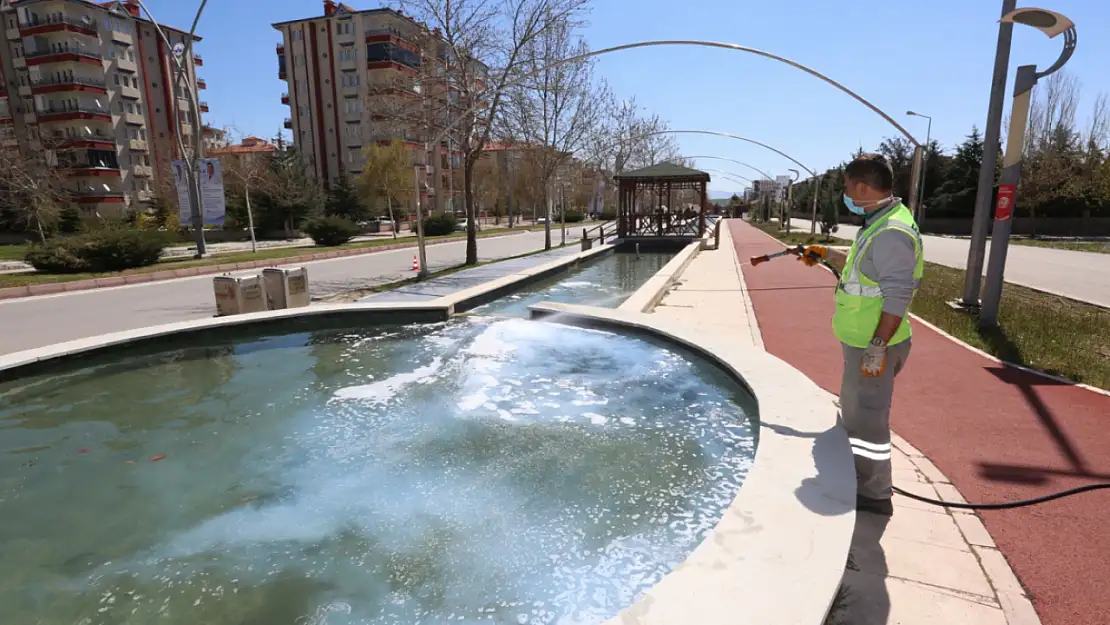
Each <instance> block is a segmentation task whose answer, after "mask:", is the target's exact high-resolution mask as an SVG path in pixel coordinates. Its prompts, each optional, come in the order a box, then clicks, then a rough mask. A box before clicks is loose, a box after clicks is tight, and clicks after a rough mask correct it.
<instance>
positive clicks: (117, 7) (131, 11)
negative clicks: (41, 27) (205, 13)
mask: <svg viewBox="0 0 1110 625" xmlns="http://www.w3.org/2000/svg"><path fill="white" fill-rule="evenodd" d="M43 1H44V0H11V3H10V6H11V7H12V8H18V7H21V6H29V5H32V4H37V3H39V2H43ZM64 1H65V2H68V3H70V4H76V5H79V6H82V7H84V8H87V9H104V10H107V11H112V12H115V13H121V14H124V15H130V16H131V17H133V18H135V19H136V20H138V21H140V22H144V23H146V24H153V22H151V21H150V20H149V19H147V18H145V17H142V11H141V9H140V7H139V3H138V2H135V0H111V1H110V2H92V1H91V0H64ZM158 25H159V26H161V27H162V28H165V29H166V30H172V31H174V32H175V33H180V34H182V35H188V34H189V31H187V30H181V29H180V28H174V27H173V26H169V25H166V24H162V23H159V24H158ZM200 40H201V38H200V37H199V36H197V35H193V41H200Z"/></svg>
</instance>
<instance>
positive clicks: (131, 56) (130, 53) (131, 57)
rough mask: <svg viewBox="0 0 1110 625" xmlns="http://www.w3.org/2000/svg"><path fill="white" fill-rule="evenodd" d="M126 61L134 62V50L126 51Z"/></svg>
mask: <svg viewBox="0 0 1110 625" xmlns="http://www.w3.org/2000/svg"><path fill="white" fill-rule="evenodd" d="M127 60H128V61H134V60H135V51H134V50H128V51H127Z"/></svg>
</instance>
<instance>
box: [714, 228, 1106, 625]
mask: <svg viewBox="0 0 1110 625" xmlns="http://www.w3.org/2000/svg"><path fill="white" fill-rule="evenodd" d="M728 225H729V228H730V231H731V234H732V238H733V242H734V246H735V248H736V254H737V255H738V256H739V258H740V259H741V262H742V263H745V264H744V265H743V272H744V279H745V281H746V282H747V286H748V289H749V290H750V292H751V298H752V303H753V306H754V308H755V313H756V319H757V320H758V322H759V328H760V331H761V332H762V334H763V342H764V345H765V346H766V349H767V351H769V352H771V353H772V354H774V355H775V356H778V357H779V358H782V359H783V360H785V361H787V362H789V363H790V364H791V365H793V366H794V367H796V368H798V369H799V370H801V371H802V372H803V373H805V374H806V375H807V376H809V377H810V378H811V379H813V380H814V381H815V382H816V383H817V384H818V385H820V386H821V387H822V388H824V389H826V390H828V391H830V392H832V393H838V392H839V386H840V376H841V360H840V346H839V345H838V344H837V341H836V339H835V338H834V337H833V336H832V329H831V319H832V314H833V308H834V306H833V287H834V286H835V284H836V279H835V278H834V277H833V276H832V275H831V274H830V273H829V272H827V271H824V270H822V269H817V268H808V267H806V266H805V265H803V264H802V263H800V262H797V261H796V260H794V259H791V258H782V259H779V260H775V261H772V262H769V263H766V264H761V265H759V266H758V267H752V266H751V265H749V264H746V261H747V260H748V259H749V258H750V257H752V256H759V255H762V254H768V253H772V252H777V251H780V250H782V245H781V244H780V243H779V242H778V241H776V240H775V239H773V238H771V237H770V236H768V235H766V234H764V233H763V232H761V231H759V230H758V229H756V228H755V227H753V226H751V225H749V224H747V223H745V222H743V221H740V220H735V219H734V220H729V222H728ZM925 279H926V280H928V272H926V275H925ZM891 423H892V427H893V429H894V430H895V431H896V432H898V434H900V435H901V436H902V437H903V438H905V439H906V440H907V441H909V442H910V443H911V444H912V445H914V446H915V447H917V448H918V449H919V450H921V452H922V453H924V454H925V455H926V456H928V457H929V459H930V460H932V462H933V463H934V464H935V465H936V466H937V467H938V468H939V469H940V470H941V471H942V472H943V473H944V474H945V475H947V476H948V478H949V479H950V480H951V481H952V483H953V484H954V485H955V486H956V487H957V488H959V489H960V492H961V493H962V494H963V496H964V497H965V498H967V500H968V501H971V502H1002V501H1010V500H1015V499H1027V498H1032V497H1037V496H1040V495H1044V494H1047V493H1050V492H1054V491H1059V490H1064V489H1067V488H1071V487H1074V486H1080V485H1083V484H1091V483H1095V482H1110V396H1107V395H1102V394H1099V393H1096V392H1093V391H1089V390H1086V389H1084V388H1082V387H1079V386H1074V385H1070V384H1065V383H1061V382H1057V381H1054V380H1051V379H1049V378H1045V377H1043V376H1039V375H1035V374H1031V373H1027V372H1024V371H1021V370H1019V369H1014V368H1011V367H1006V366H1004V365H1001V364H999V363H998V362H995V361H993V360H991V359H989V358H985V357H983V356H982V355H980V354H978V353H976V352H973V351H971V350H969V349H967V348H966V347H963V346H962V345H960V344H958V343H955V342H954V341H952V340H951V339H949V338H948V337H946V336H945V335H943V334H941V333H939V332H937V331H935V330H932V329H931V328H928V327H926V326H924V325H923V324H920V323H918V324H916V325H915V326H914V334H913V348H912V351H911V353H910V357H909V361H908V362H907V365H906V368H905V370H904V371H903V372H902V374H901V375H900V376H899V377H898V382H897V386H896V390H895V394H894V404H893V408H892V413H891ZM980 516H981V517H982V519H983V522H984V524H985V525H986V527H987V529H988V530H989V531H990V533H991V536H992V537H993V538H994V540H995V542H996V543H997V544H998V548H999V550H1000V551H1001V552H1002V553H1003V554H1004V555H1005V556H1006V558H1007V559H1008V560H1009V562H1010V565H1011V566H1012V567H1013V569H1014V571H1015V572H1016V573H1017V575H1018V577H1019V579H1020V581H1021V582H1022V584H1023V585H1024V586H1025V588H1026V590H1027V591H1028V592H1029V594H1030V596H1031V597H1032V600H1033V603H1034V606H1035V607H1036V609H1037V613H1038V614H1039V615H1040V617H1041V620H1042V622H1043V623H1044V624H1045V625H1106V624H1107V623H1110V584H1107V583H1106V580H1107V579H1108V578H1110V491H1096V492H1093V493H1087V494H1080V495H1077V496H1074V497H1068V498H1065V499H1060V500H1056V501H1052V502H1048V503H1044V504H1041V505H1037V506H1032V507H1026V508H1016V509H1012V510H998V511H983V512H982V513H980Z"/></svg>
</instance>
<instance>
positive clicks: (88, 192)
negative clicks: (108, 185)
mask: <svg viewBox="0 0 1110 625" xmlns="http://www.w3.org/2000/svg"><path fill="white" fill-rule="evenodd" d="M72 193H73V197H74V199H75V200H77V203H78V204H101V203H105V204H122V203H123V202H124V201H125V200H124V195H123V191H116V190H114V189H108V190H105V189H80V190H75V191H73V192H72Z"/></svg>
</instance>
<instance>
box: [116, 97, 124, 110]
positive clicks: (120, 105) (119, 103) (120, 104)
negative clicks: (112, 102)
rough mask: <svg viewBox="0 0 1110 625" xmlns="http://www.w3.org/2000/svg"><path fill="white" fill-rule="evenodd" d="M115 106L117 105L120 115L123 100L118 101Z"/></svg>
mask: <svg viewBox="0 0 1110 625" xmlns="http://www.w3.org/2000/svg"><path fill="white" fill-rule="evenodd" d="M116 104H118V105H119V112H120V113H122V112H123V100H120V101H119V102H117V103H116Z"/></svg>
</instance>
